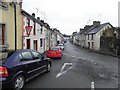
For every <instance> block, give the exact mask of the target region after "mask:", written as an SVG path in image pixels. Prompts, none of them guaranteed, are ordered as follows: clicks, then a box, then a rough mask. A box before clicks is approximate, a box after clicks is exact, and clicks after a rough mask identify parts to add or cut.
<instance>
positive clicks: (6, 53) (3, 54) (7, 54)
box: [0, 51, 14, 61]
mask: <svg viewBox="0 0 120 90" xmlns="http://www.w3.org/2000/svg"><path fill="white" fill-rule="evenodd" d="M13 53H14V52H13V51H4V52H0V61H2V60H5V59H7V58H8V57H10V56H11V55H12V54H13Z"/></svg>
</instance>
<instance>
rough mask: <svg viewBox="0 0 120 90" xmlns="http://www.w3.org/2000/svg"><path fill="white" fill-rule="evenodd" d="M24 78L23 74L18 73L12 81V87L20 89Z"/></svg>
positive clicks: (15, 89) (16, 89)
mask: <svg viewBox="0 0 120 90" xmlns="http://www.w3.org/2000/svg"><path fill="white" fill-rule="evenodd" d="M24 84H25V78H24V76H23V75H18V76H17V77H16V78H15V79H14V82H13V89H14V90H21V89H22V88H23V87H24Z"/></svg>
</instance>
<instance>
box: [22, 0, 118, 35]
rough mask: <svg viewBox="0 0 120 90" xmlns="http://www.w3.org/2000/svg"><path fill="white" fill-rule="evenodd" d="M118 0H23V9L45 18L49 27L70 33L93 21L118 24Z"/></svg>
mask: <svg viewBox="0 0 120 90" xmlns="http://www.w3.org/2000/svg"><path fill="white" fill-rule="evenodd" d="M118 1H119V0H23V9H24V10H25V11H27V12H28V13H29V14H32V13H33V12H34V13H35V14H36V17H37V16H39V17H40V18H41V19H43V20H45V22H47V23H48V24H49V25H50V27H51V28H57V29H58V30H60V32H61V33H62V34H64V33H65V34H68V35H71V34H72V33H73V32H74V31H79V29H80V28H84V26H85V25H90V24H92V23H93V21H98V20H99V21H101V23H106V22H110V23H111V24H112V25H113V26H115V27H116V26H118Z"/></svg>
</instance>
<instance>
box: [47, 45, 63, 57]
mask: <svg viewBox="0 0 120 90" xmlns="http://www.w3.org/2000/svg"><path fill="white" fill-rule="evenodd" d="M46 56H47V57H48V58H61V57H62V50H61V49H60V47H58V46H54V47H51V48H50V50H48V51H47V53H46Z"/></svg>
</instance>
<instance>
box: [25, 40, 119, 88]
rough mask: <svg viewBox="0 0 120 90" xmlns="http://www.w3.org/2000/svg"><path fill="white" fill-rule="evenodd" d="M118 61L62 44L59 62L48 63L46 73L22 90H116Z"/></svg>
mask: <svg viewBox="0 0 120 90" xmlns="http://www.w3.org/2000/svg"><path fill="white" fill-rule="evenodd" d="M118 76H119V75H118V58H117V57H112V56H106V55H101V54H98V53H94V52H90V51H89V50H86V49H83V48H80V47H79V46H76V45H73V44H71V43H70V42H69V41H68V42H67V43H66V44H65V50H64V51H63V57H62V59H52V68H51V71H50V72H49V73H45V74H42V75H40V76H38V77H36V78H34V79H32V80H31V81H29V82H28V83H26V84H25V87H24V88H25V89H26V88H90V89H91V90H95V89H96V88H118Z"/></svg>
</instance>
